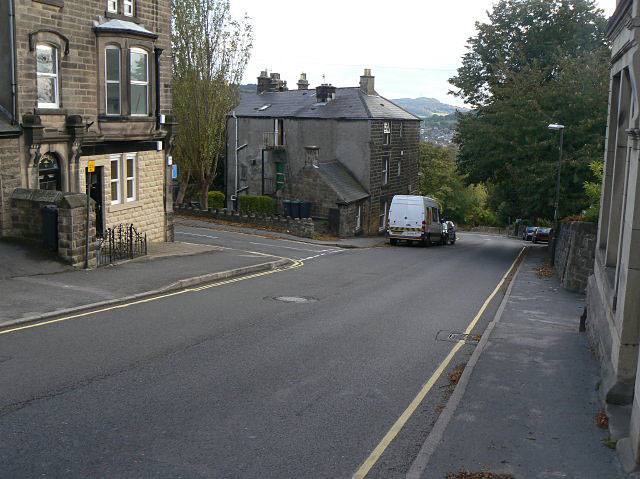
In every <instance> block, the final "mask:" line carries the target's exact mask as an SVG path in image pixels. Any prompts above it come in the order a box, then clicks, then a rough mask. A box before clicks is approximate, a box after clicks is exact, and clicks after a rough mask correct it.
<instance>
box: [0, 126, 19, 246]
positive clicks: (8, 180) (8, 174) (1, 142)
mask: <svg viewBox="0 0 640 479" xmlns="http://www.w3.org/2000/svg"><path fill="white" fill-rule="evenodd" d="M19 186H20V139H19V138H2V139H0V237H1V236H9V235H10V234H11V214H10V207H11V204H10V203H11V202H10V197H11V192H12V191H13V190H14V189H15V188H18V187H19Z"/></svg>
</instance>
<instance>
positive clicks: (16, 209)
mask: <svg viewBox="0 0 640 479" xmlns="http://www.w3.org/2000/svg"><path fill="white" fill-rule="evenodd" d="M86 201H87V197H86V195H83V194H80V193H62V192H60V191H48V190H31V189H27V188H16V189H15V190H13V192H12V194H11V224H12V235H11V236H12V237H15V238H21V239H26V240H31V241H37V242H40V241H42V239H43V230H42V213H41V210H40V208H42V207H43V206H49V205H52V206H56V207H57V208H58V226H57V230H58V256H59V257H60V259H62V260H63V261H64V262H66V263H69V264H71V265H73V266H74V267H84V265H85V258H86V254H85V253H86V244H87V242H86V238H87V229H86V228H87V226H86V221H87V210H86ZM94 205H95V203H94V202H93V200H90V206H89V207H90V209H91V211H90V218H89V266H91V267H95V266H96V265H97V260H96V251H97V246H96V228H95V225H96V215H95V210H94Z"/></svg>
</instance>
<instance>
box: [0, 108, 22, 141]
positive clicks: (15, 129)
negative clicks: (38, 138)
mask: <svg viewBox="0 0 640 479" xmlns="http://www.w3.org/2000/svg"><path fill="white" fill-rule="evenodd" d="M19 133H20V126H19V125H12V124H11V123H10V122H9V120H7V119H6V118H5V117H4V115H2V113H1V112H0V137H2V136H15V135H18V134H19Z"/></svg>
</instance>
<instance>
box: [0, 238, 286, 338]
mask: <svg viewBox="0 0 640 479" xmlns="http://www.w3.org/2000/svg"><path fill="white" fill-rule="evenodd" d="M0 258H2V259H3V260H4V261H3V262H2V263H0V264H1V265H2V266H1V267H0V271H1V272H0V291H2V308H1V309H0V327H6V326H12V325H15V324H21V323H26V322H30V321H36V320H42V319H46V318H51V317H55V316H60V315H62V314H69V313H73V312H77V311H80V310H82V309H87V308H95V307H100V306H106V305H109V304H115V303H118V302H122V301H130V300H133V299H137V298H142V297H144V296H149V295H154V294H160V293H166V292H169V291H173V290H177V289H181V288H185V287H189V286H194V285H198V284H202V283H207V282H211V281H216V280H220V279H225V278H229V277H233V276H238V275H243V274H250V273H255V272H259V271H264V270H269V269H275V268H278V267H281V266H285V265H286V264H289V263H290V260H288V259H283V258H281V257H278V256H274V255H266V254H262V253H251V252H246V251H238V250H234V249H228V248H224V247H219V246H211V245H203V244H193V243H188V242H175V243H159V244H154V243H152V244H150V246H149V251H148V254H147V256H143V257H140V258H136V259H134V260H130V261H125V262H121V263H118V264H115V265H109V266H104V267H100V268H97V269H89V270H74V269H73V268H70V267H69V266H67V265H65V264H63V263H60V262H58V261H57V260H56V259H55V257H53V256H51V255H49V254H48V253H47V252H44V251H41V250H39V249H38V248H34V247H33V246H32V245H30V246H26V245H24V244H20V243H19V242H5V241H3V242H1V243H0ZM9 259H10V260H9ZM40 260H42V263H43V269H41V270H40V271H39V270H37V268H36V265H37V262H38V261H40Z"/></svg>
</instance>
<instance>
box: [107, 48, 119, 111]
mask: <svg viewBox="0 0 640 479" xmlns="http://www.w3.org/2000/svg"><path fill="white" fill-rule="evenodd" d="M107 50H117V51H118V80H117V81H116V80H109V79H108V70H107ZM121 55H122V51H121V50H120V48H119V47H117V46H115V45H109V46H107V47H106V48H105V49H104V112H105V114H107V115H114V116H119V115H122V56H121ZM114 83H117V84H118V100H119V102H118V103H119V105H120V108H119V109H118V113H109V107H108V104H109V101H108V100H109V97H108V91H109V90H108V88H107V87H108V85H109V84H114Z"/></svg>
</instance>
